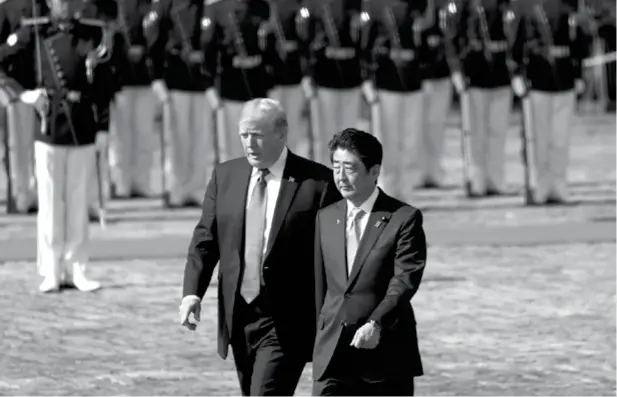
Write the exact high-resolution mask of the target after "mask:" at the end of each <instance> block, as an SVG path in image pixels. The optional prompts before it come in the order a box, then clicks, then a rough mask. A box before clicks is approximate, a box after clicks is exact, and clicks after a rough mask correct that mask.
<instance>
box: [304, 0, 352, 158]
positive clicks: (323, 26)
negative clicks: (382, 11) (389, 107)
mask: <svg viewBox="0 0 617 397" xmlns="http://www.w3.org/2000/svg"><path fill="white" fill-rule="evenodd" d="M302 16H303V18H305V19H307V20H308V21H306V22H305V23H308V26H309V28H308V36H309V37H310V45H309V76H310V79H306V80H305V83H304V89H305V92H306V95H307V96H308V97H309V98H313V97H315V98H316V99H315V102H316V106H311V113H312V114H311V128H312V130H313V131H312V135H313V156H314V160H315V161H317V162H320V163H322V164H330V154H329V151H328V142H329V141H330V139H331V138H332V136H333V135H334V134H335V133H337V132H339V131H342V130H343V129H345V128H347V127H353V126H355V125H356V124H357V123H358V121H359V119H360V109H361V101H362V93H361V85H362V74H361V67H360V55H361V54H360V53H361V42H360V36H361V30H362V19H361V1H360V0H305V3H304V9H303V10H302ZM313 120H314V121H313Z"/></svg>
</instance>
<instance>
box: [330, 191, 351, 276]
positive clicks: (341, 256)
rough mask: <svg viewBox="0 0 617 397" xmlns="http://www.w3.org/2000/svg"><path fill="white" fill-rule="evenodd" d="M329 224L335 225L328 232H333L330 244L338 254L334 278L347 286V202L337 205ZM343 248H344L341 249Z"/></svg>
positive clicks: (342, 201) (340, 202)
mask: <svg viewBox="0 0 617 397" xmlns="http://www.w3.org/2000/svg"><path fill="white" fill-rule="evenodd" d="M328 222H333V223H334V225H333V226H332V227H331V228H328V230H333V234H332V235H328V236H327V237H328V240H327V241H330V244H332V246H333V247H334V249H333V252H336V257H335V262H336V263H335V268H334V277H336V278H337V279H338V281H339V282H340V283H341V284H340V285H346V284H347V250H346V244H347V238H346V237H345V233H346V225H347V202H346V201H345V200H341V201H339V202H338V203H337V204H336V212H335V214H334V216H333V217H332V218H330V219H328ZM341 247H342V248H341Z"/></svg>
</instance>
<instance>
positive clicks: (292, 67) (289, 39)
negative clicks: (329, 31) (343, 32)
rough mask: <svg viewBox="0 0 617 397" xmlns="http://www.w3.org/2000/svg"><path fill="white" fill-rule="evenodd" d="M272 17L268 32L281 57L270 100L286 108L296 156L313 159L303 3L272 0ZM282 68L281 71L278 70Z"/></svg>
mask: <svg viewBox="0 0 617 397" xmlns="http://www.w3.org/2000/svg"><path fill="white" fill-rule="evenodd" d="M269 3H270V8H271V13H270V21H269V23H268V25H267V27H268V29H267V30H266V29H263V30H262V32H263V33H268V34H269V35H271V36H273V38H274V40H275V42H276V49H277V54H278V56H279V57H280V60H279V62H277V63H276V65H275V69H274V81H273V84H274V88H273V89H272V91H271V92H270V96H271V97H272V98H274V99H276V100H278V101H279V102H280V103H281V104H282V105H283V107H284V108H285V113H286V114H287V123H288V124H289V131H290V132H291V133H290V134H289V136H288V138H287V145H288V146H289V148H290V149H291V150H292V151H293V152H294V153H296V154H298V155H300V156H302V157H306V158H312V149H313V148H312V145H313V143H312V139H311V130H310V125H309V120H308V117H307V112H306V111H305V109H306V106H305V105H306V98H305V95H304V91H303V89H302V85H301V82H302V78H303V77H304V74H305V72H306V61H307V55H308V51H307V50H308V48H307V45H306V44H307V41H306V40H302V39H301V35H302V33H303V32H302V31H301V29H303V28H305V24H303V20H304V18H303V16H302V1H301V0H269ZM277 66H278V67H277Z"/></svg>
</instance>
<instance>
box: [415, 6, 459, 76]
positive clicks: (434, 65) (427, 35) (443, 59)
mask: <svg viewBox="0 0 617 397" xmlns="http://www.w3.org/2000/svg"><path fill="white" fill-rule="evenodd" d="M446 7H447V4H443V5H442V4H439V5H438V6H437V7H434V8H433V10H432V12H433V17H432V18H431V19H430V22H432V23H430V24H428V23H427V24H425V26H424V29H423V30H422V42H423V43H424V45H425V46H426V51H425V56H424V63H423V65H422V77H423V78H425V79H442V78H446V77H449V76H450V74H451V70H450V65H449V64H448V58H447V56H446V45H448V46H452V47H453V48H452V49H453V54H454V56H455V57H456V56H457V55H456V48H454V47H455V46H456V43H455V35H444V32H443V30H442V28H441V27H440V23H443V21H441V19H442V18H444V17H445V15H446V14H444V13H445V12H446V11H447V10H446ZM429 12H431V11H430V10H429ZM446 40H448V42H446ZM456 60H457V61H458V58H456Z"/></svg>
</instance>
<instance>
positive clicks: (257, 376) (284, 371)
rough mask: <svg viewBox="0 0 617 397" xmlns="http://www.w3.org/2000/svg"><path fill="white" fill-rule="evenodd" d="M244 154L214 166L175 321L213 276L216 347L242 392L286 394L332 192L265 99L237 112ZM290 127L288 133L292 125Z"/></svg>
mask: <svg viewBox="0 0 617 397" xmlns="http://www.w3.org/2000/svg"><path fill="white" fill-rule="evenodd" d="M239 129H240V136H239V138H240V140H241V142H242V146H243V148H244V151H245V153H246V157H242V158H238V159H234V160H230V161H226V162H224V163H222V164H219V165H217V166H216V168H215V169H214V172H213V174H212V178H211V179H210V183H209V185H208V188H207V192H206V195H205V199H204V203H203V211H202V216H201V220H200V221H199V223H198V224H197V227H196V228H195V231H194V234H193V239H192V241H191V244H190V247H189V253H188V258H187V263H186V269H185V272H184V292H183V299H182V303H181V305H180V321H181V323H182V324H183V325H185V326H187V327H188V328H189V329H195V324H194V323H191V322H189V315H190V313H193V315H194V317H195V318H196V320H198V319H199V313H200V301H201V299H202V298H203V296H204V294H205V292H206V289H207V287H208V285H209V283H210V279H211V278H212V273H213V271H214V268H215V266H216V264H217V262H219V261H220V264H219V274H218V298H219V299H218V320H219V322H218V353H219V355H220V356H221V357H222V358H223V359H225V358H226V357H227V353H228V347H229V345H230V344H231V348H232V351H233V354H234V361H235V364H236V370H237V372H238V377H239V380H240V387H241V392H242V394H243V395H293V394H294V390H295V388H296V385H297V383H298V380H299V378H300V375H301V374H302V370H303V369H304V366H305V364H306V362H308V361H310V359H311V351H312V348H313V343H314V338H315V329H316V324H315V316H314V313H315V300H314V296H315V295H314V294H315V290H314V282H313V281H314V278H313V263H314V260H313V254H314V250H313V241H314V232H315V216H316V214H317V211H318V210H319V208H323V207H324V206H327V205H329V204H331V203H333V202H335V201H337V200H338V199H339V198H340V195H339V194H338V192H337V190H336V188H335V187H334V183H333V181H332V172H331V171H330V169H328V168H327V167H326V166H323V165H321V164H318V163H315V162H313V161H310V160H307V159H304V158H302V157H299V156H297V155H295V154H293V153H292V152H291V151H289V150H288V149H287V147H286V139H287V120H286V116H285V113H284V111H283V108H282V106H281V104H280V103H279V102H277V101H275V100H272V99H265V98H258V99H254V100H251V101H248V102H247V103H246V104H245V105H244V108H243V109H242V112H241V118H240V123H239ZM289 133H293V132H292V131H290V132H289Z"/></svg>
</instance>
